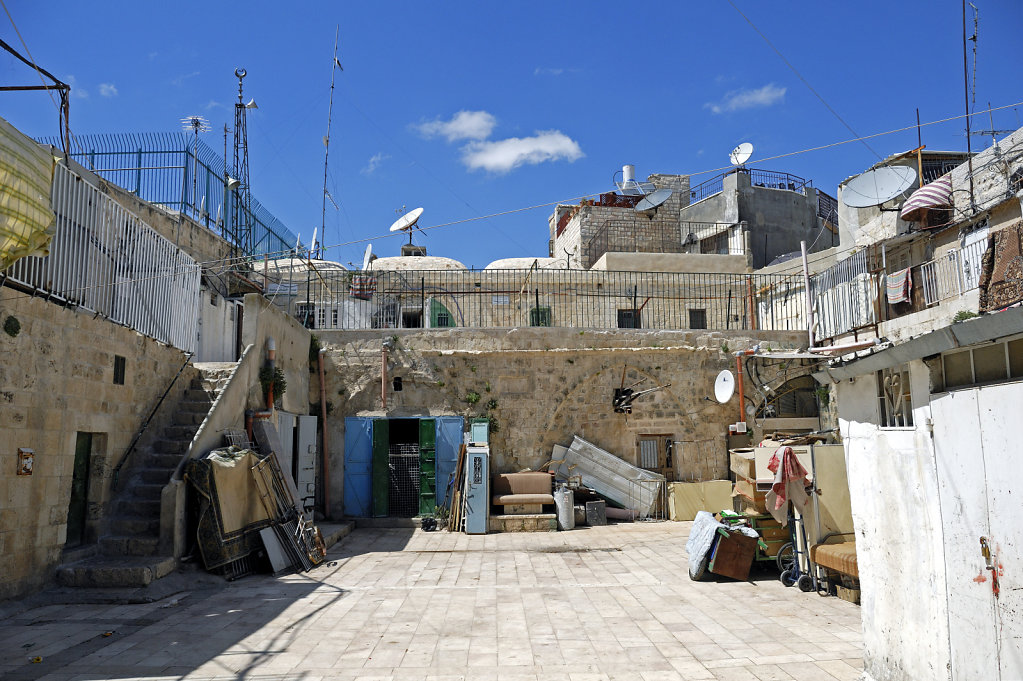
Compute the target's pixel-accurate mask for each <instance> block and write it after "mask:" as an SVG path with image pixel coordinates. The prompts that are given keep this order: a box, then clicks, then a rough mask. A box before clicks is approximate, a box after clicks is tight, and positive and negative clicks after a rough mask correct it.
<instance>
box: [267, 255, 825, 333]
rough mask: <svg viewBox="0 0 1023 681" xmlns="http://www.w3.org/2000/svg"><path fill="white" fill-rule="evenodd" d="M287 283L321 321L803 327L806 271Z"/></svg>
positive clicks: (479, 274)
mask: <svg viewBox="0 0 1023 681" xmlns="http://www.w3.org/2000/svg"><path fill="white" fill-rule="evenodd" d="M282 283H284V284H288V283H289V282H282ZM290 283H291V284H293V285H294V288H293V289H291V290H293V291H294V293H295V294H296V295H297V296H298V299H297V300H296V299H291V301H289V300H287V299H286V298H285V297H283V296H278V298H277V301H276V302H277V303H278V304H281V305H282V306H285V305H289V304H290V303H291V302H294V304H295V307H294V308H293V309H294V310H295V311H296V317H297V318H298V319H299V320H300V321H303V322H305V323H306V325H307V326H310V327H314V328H326V329H371V328H447V327H472V328H510V327H521V326H551V327H561V328H579V329H608V328H642V329H665V330H676V329H716V330H727V329H747V330H755V329H763V330H786V331H789V330H792V331H794V330H799V329H802V328H805V323H804V322H802V319H803V316H804V312H805V299H804V296H803V295H802V293H801V291H802V278H801V276H793V275H752V274H698V273H677V272H670V273H669V272H605V271H592V270H589V271H588V270H535V269H534V270H483V271H472V270H465V271H461V270H460V271H450V270H445V271H434V270H430V271H404V272H395V271H383V272H328V273H321V276H319V277H315V278H313V279H310V281H309V283H308V284H307V283H306V282H305V281H304V280H303V281H301V282H295V281H292V282H290ZM283 288H284V287H282V289H283Z"/></svg>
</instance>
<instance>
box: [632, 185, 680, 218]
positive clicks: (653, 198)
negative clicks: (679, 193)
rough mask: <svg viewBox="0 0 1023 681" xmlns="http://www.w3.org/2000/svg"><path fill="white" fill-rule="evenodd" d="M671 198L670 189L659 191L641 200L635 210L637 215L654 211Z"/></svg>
mask: <svg viewBox="0 0 1023 681" xmlns="http://www.w3.org/2000/svg"><path fill="white" fill-rule="evenodd" d="M670 198H671V190H670V189H668V188H664V189H658V190H656V191H654V192H652V193H650V194H647V195H646V196H644V197H643V198H642V199H640V200H639V203H637V204H636V209H635V210H636V212H637V213H642V212H644V211H648V210H653V209H654V208H657V206H659V205H661V204H662V203H664V202H665V201H667V200H668V199H670Z"/></svg>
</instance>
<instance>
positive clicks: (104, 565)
mask: <svg viewBox="0 0 1023 681" xmlns="http://www.w3.org/2000/svg"><path fill="white" fill-rule="evenodd" d="M175 567H176V562H175V560H174V558H172V557H161V556H97V557H94V558H88V559H86V560H83V561H80V562H78V563H72V564H70V565H62V566H61V567H59V568H58V569H57V582H58V583H60V584H61V585H63V586H74V587H140V586H148V585H149V584H151V583H152V582H153V581H154V580H156V579H160V578H161V577H165V576H167V575H169V574H170V573H171V572H173V571H174V568H175Z"/></svg>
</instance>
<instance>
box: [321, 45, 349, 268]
mask: <svg viewBox="0 0 1023 681" xmlns="http://www.w3.org/2000/svg"><path fill="white" fill-rule="evenodd" d="M340 31H341V26H340V25H338V26H337V27H336V28H335V29H334V60H333V61H332V62H330V104H329V106H328V107H327V135H326V136H325V137H324V138H323V146H324V147H325V149H324V152H323V211H322V212H321V214H320V216H321V220H320V243H323V242H324V241H326V240H327V197H329V196H330V194H329V193H328V192H327V159H328V158H329V156H330V122H331V119H332V118H333V115H334V73H335V67H336V68H339V69H341V70H342V71H344V69H343V68H341V62H339V61H338V60H337V38H338V35H339V34H340ZM330 202H331V203H334V199H333V198H331V199H330ZM334 205H335V207H336V206H337V204H336V203H334ZM322 252H323V248H322V246H321V247H320V253H321V254H322ZM321 257H322V255H321Z"/></svg>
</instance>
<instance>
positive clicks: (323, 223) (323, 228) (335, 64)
mask: <svg viewBox="0 0 1023 681" xmlns="http://www.w3.org/2000/svg"><path fill="white" fill-rule="evenodd" d="M340 31H341V27H340V25H339V26H337V27H336V28H335V29H334V60H333V61H331V62H330V104H328V105H327V134H326V135H324V137H323V146H324V151H323V211H322V212H321V213H320V233H321V234H322V235H323V239H324V240H326V237H327V199H330V202H331V203H332V204H333V205H334V210H337V209H338V207H337V203H336V202H335V201H334V197H333V196H331V195H330V192H328V191H327V170H328V169H327V159H328V158H329V157H330V121H331V119H332V118H333V114H334V72H335V69H336V68H341V62H339V61H338V59H337V37H338V35H339V33H340ZM341 70H342V71H344V69H341ZM363 269H366V268H365V267H364V268H363Z"/></svg>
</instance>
